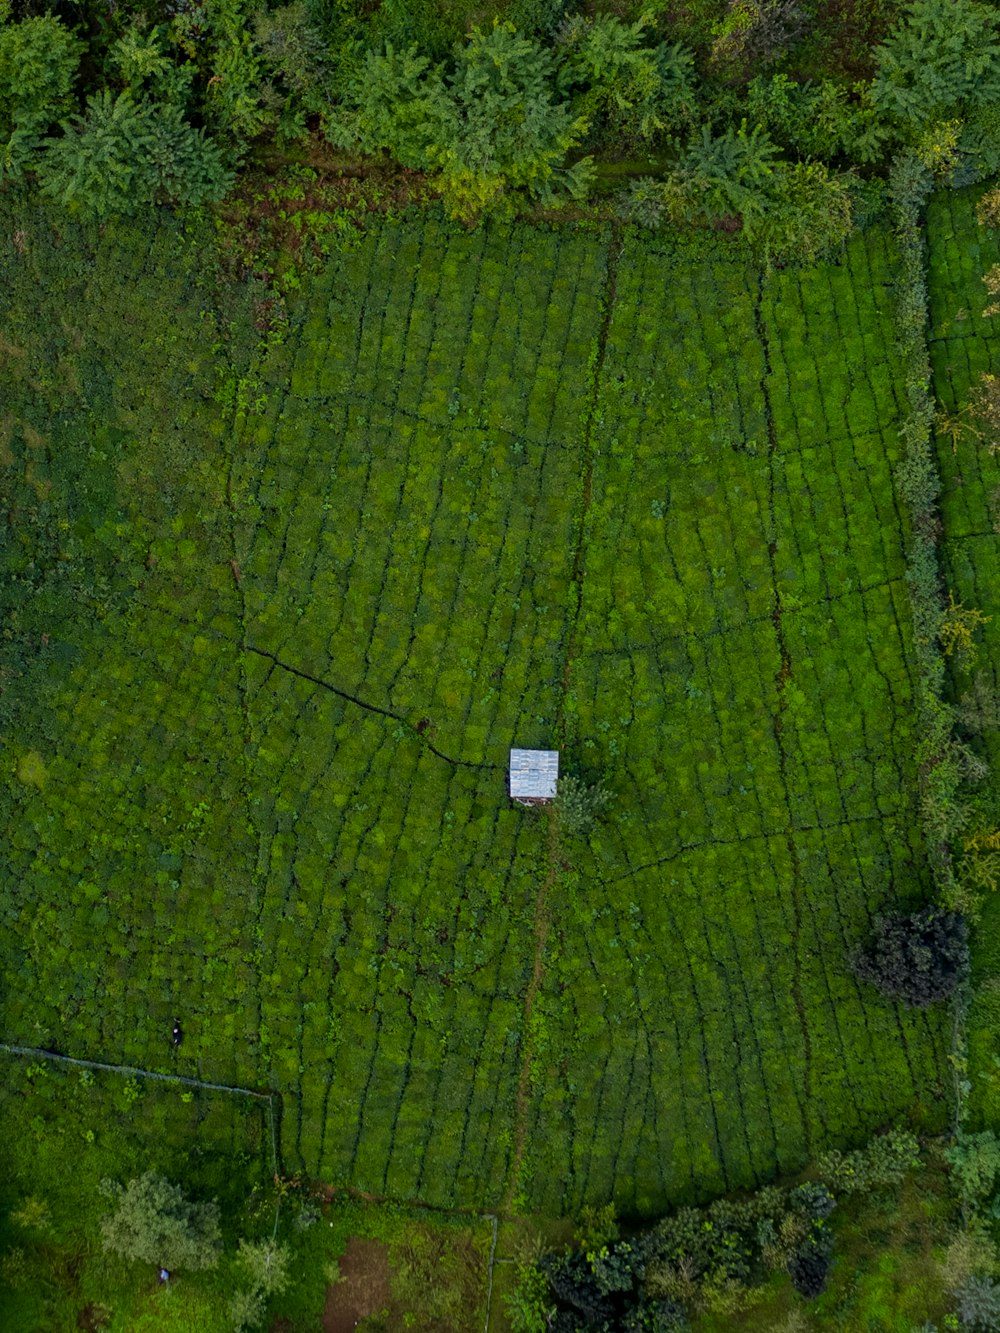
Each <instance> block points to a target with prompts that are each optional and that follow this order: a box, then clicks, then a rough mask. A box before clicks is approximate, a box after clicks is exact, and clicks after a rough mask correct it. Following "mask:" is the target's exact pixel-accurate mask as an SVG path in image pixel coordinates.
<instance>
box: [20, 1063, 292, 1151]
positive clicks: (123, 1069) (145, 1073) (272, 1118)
mask: <svg viewBox="0 0 1000 1333" xmlns="http://www.w3.org/2000/svg"><path fill="white" fill-rule="evenodd" d="M0 1052H2V1053H4V1054H5V1055H27V1056H30V1057H32V1058H33V1059H37V1060H55V1061H56V1062H57V1063H59V1064H62V1065H73V1066H74V1067H76V1068H78V1069H100V1070H103V1071H104V1072H106V1073H109V1074H127V1075H128V1076H129V1077H130V1078H149V1079H155V1080H156V1081H157V1082H158V1083H179V1084H181V1085H182V1086H183V1087H186V1088H204V1089H207V1090H208V1091H209V1092H226V1093H230V1094H233V1095H236V1096H239V1097H252V1098H253V1099H254V1100H255V1101H258V1102H266V1103H267V1109H268V1116H267V1119H268V1125H269V1127H270V1130H271V1165H272V1168H273V1170H274V1174H275V1175H276V1176H280V1175H281V1158H280V1156H279V1154H278V1135H277V1129H276V1125H275V1122H276V1119H277V1115H276V1111H275V1102H277V1103H278V1104H279V1105H280V1102H281V1094H280V1093H278V1092H258V1091H256V1090H255V1089H254V1088H237V1087H234V1086H233V1085H232V1084H230V1083H210V1082H207V1081H206V1080H205V1079H200V1078H190V1077H189V1076H188V1075H187V1074H164V1073H161V1072H160V1071H159V1070H157V1069H139V1068H138V1067H137V1066H135V1065H113V1064H109V1063H108V1062H107V1061H106V1060H86V1059H84V1058H83V1057H81V1056H77V1055H60V1054H59V1053H58V1051H46V1050H42V1049H41V1047H38V1046H16V1045H14V1044H13V1043H12V1042H6V1041H0Z"/></svg>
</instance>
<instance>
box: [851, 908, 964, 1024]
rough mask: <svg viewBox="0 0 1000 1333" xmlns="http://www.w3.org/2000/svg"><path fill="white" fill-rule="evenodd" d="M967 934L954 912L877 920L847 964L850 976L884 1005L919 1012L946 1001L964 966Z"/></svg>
mask: <svg viewBox="0 0 1000 1333" xmlns="http://www.w3.org/2000/svg"><path fill="white" fill-rule="evenodd" d="M968 953H969V945H968V928H967V926H966V923H965V918H964V917H963V916H962V915H961V913H959V912H945V911H942V910H941V909H940V908H938V907H925V908H924V909H923V911H920V912H913V913H911V914H909V915H900V916H880V917H878V918H877V919H876V921H875V929H874V931H873V933H872V936H871V939H870V940H869V941H868V943H867V944H866V945H865V946H864V947H863V948H861V949H859V950H858V951H857V952H856V953H855V954H854V957H853V959H852V962H853V965H854V971H855V972H856V974H857V975H858V976H859V977H860V978H861V980H862V981H867V982H869V983H870V984H871V985H872V986H874V987H875V988H876V989H877V990H879V991H880V992H881V993H882V994H883V995H884V996H885V997H886V998H887V999H890V1000H901V1001H902V1002H903V1003H904V1004H907V1005H910V1006H911V1007H913V1008H917V1009H924V1008H926V1007H927V1005H929V1004H933V1003H934V1002H935V1001H936V1000H943V999H946V998H947V997H948V996H949V995H951V993H952V992H953V991H954V989H955V987H956V986H957V985H958V983H959V982H960V981H961V979H962V977H963V976H964V974H965V971H966V968H967V966H968Z"/></svg>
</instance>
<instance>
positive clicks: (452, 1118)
mask: <svg viewBox="0 0 1000 1333" xmlns="http://www.w3.org/2000/svg"><path fill="white" fill-rule="evenodd" d="M24 218H25V222H26V223H27V224H28V225H26V226H24V227H23V228H22V229H21V233H20V240H17V238H16V237H15V238H12V239H11V240H10V241H9V243H8V244H9V251H8V256H7V259H6V263H7V264H8V266H9V269H10V272H11V274H12V282H11V284H10V285H9V287H8V289H7V294H6V300H7V302H8V309H7V312H6V314H5V319H4V328H5V330H6V334H5V336H6V338H7V340H8V341H7V345H6V348H5V351H6V356H7V361H8V364H9V365H10V367H11V370H12V372H13V373H12V374H11V377H10V382H9V383H10V389H9V395H8V396H7V397H6V402H7V403H8V404H9V416H8V418H7V420H8V443H7V446H6V447H7V451H8V459H9V462H8V465H7V468H6V469H5V473H6V478H7V485H8V486H9V488H10V492H9V503H10V504H12V505H14V506H15V508H16V510H17V512H18V514H19V515H21V516H23V517H22V518H21V521H20V522H19V523H18V525H17V526H16V527H15V528H14V529H13V530H12V532H11V534H10V535H11V538H12V540H10V541H9V542H8V544H7V561H8V563H7V571H8V579H9V586H10V587H11V588H12V589H14V591H15V594H16V600H15V602H14V605H13V606H11V608H10V614H9V618H8V622H7V623H8V629H9V632H10V634H11V635H12V641H11V642H12V647H13V650H14V651H13V656H12V661H13V662H14V664H15V667H16V669H19V670H20V671H22V672H23V673H24V674H23V675H22V677H21V679H20V681H19V682H18V688H17V689H16V691H11V692H8V694H7V695H5V696H4V706H5V708H6V710H7V725H6V729H5V732H6V735H7V737H8V740H7V746H6V751H5V754H6V756H7V757H6V759H5V789H4V800H5V803H6V809H7V814H6V816H5V826H6V827H7V828H9V829H10V830H11V831H12V836H11V837H10V839H9V842H8V844H7V846H6V849H5V857H6V867H5V879H6V881H7V883H9V884H10V885H12V886H16V887H15V888H14V891H13V892H12V893H11V894H10V896H9V898H8V900H7V903H6V913H7V915H6V932H7V935H6V940H5V946H4V947H5V951H6V953H7V956H8V957H9V958H11V959H12V960H13V962H12V972H13V974H14V975H15V976H16V977H17V978H18V985H17V988H16V989H15V990H13V991H12V992H11V993H10V995H9V996H8V999H7V1002H6V1006H5V1026H6V1030H7V1035H8V1037H9V1038H11V1039H18V1038H19V1039H21V1040H22V1041H23V1042H24V1043H25V1044H39V1043H40V1044H46V1043H47V1042H56V1043H58V1044H59V1045H60V1046H62V1047H64V1048H66V1049H67V1050H69V1051H71V1052H74V1053H80V1052H83V1053H94V1052H95V1051H99V1052H100V1053H101V1054H102V1055H103V1056H105V1057H109V1056H110V1057H112V1058H122V1059H124V1060H127V1062H128V1063H132V1064H137V1065H141V1066H143V1067H151V1068H160V1067H167V1066H168V1063H169V1064H170V1065H172V1067H174V1068H176V1069H177V1070H178V1071H179V1072H184V1073H191V1074H196V1075H197V1076H200V1077H209V1078H211V1079H213V1080H217V1081H222V1082H229V1083H237V1084H239V1085H241V1086H251V1087H256V1086H259V1087H274V1088H277V1089H278V1090H280V1092H281V1093H282V1095H283V1098H284V1116H283V1122H282V1156H283V1159H284V1163H285V1167H286V1169H287V1170H292V1171H299V1170H303V1171H306V1172H307V1173H309V1174H310V1175H313V1176H316V1177H319V1178H322V1179H324V1180H326V1181H329V1182H331V1183H333V1184H348V1183H349V1184H352V1185H354V1186H356V1187H358V1188H361V1189H365V1190H368V1191H370V1192H373V1193H376V1194H390V1195H393V1196H395V1197H400V1198H416V1199H421V1200H423V1201H425V1202H430V1203H434V1204H437V1205H439V1206H455V1205H476V1206H493V1207H495V1206H497V1205H500V1204H504V1205H506V1206H509V1205H510V1204H512V1203H516V1204H517V1205H518V1206H521V1207H531V1208H535V1209H541V1210H547V1211H549V1212H558V1211H574V1210H575V1209H576V1208H578V1207H579V1206H580V1205H582V1204H583V1203H586V1202H588V1201H603V1200H606V1199H608V1198H609V1197H610V1198H614V1199H615V1201H616V1203H617V1204H618V1205H619V1207H620V1208H621V1209H623V1210H626V1211H629V1212H633V1211H636V1212H639V1213H642V1214H652V1213H655V1212H658V1211H660V1210H662V1208H663V1207H664V1206H665V1205H667V1204H668V1203H671V1202H679V1201H682V1200H686V1199H701V1198H705V1197H707V1196H709V1195H712V1194H715V1193H717V1192H719V1191H721V1190H726V1189H732V1188H736V1187H740V1186H742V1187H746V1186H752V1185H755V1184H758V1183H760V1182H762V1181H764V1180H766V1179H768V1178H769V1177H770V1176H772V1175H773V1174H774V1172H775V1171H794V1170H795V1169H797V1168H798V1167H799V1166H801V1165H802V1164H803V1163H804V1162H805V1160H806V1159H807V1157H809V1156H810V1155H814V1154H816V1153H818V1152H820V1151H821V1150H822V1149H823V1148H824V1147H826V1146H829V1145H831V1144H833V1143H844V1142H845V1141H854V1142H859V1141H862V1140H863V1139H864V1138H866V1137H867V1135H868V1134H869V1133H870V1132H871V1131H872V1130H873V1129H875V1128H877V1127H878V1126H880V1125H882V1124H884V1123H885V1122H886V1121H887V1120H890V1119H893V1118H895V1117H896V1116H899V1115H904V1116H912V1118H913V1123H914V1124H915V1125H916V1126H918V1127H920V1128H922V1129H937V1128H942V1127H943V1126H944V1125H945V1123H946V1118H947V1102H946V1098H945V1094H944V1088H943V1085H942V1078H943V1064H944V1053H945V1049H946V1043H947V1030H946V1025H945V1022H944V1021H943V1019H942V1018H941V1017H939V1015H938V1014H937V1012H936V1011H928V1013H927V1014H926V1015H919V1016H915V1017H911V1016H909V1015H907V1014H906V1013H905V1012H903V1011H897V1010H896V1009H894V1008H889V1007H886V1006H884V1005H883V1004H882V1003H881V1002H880V1001H879V1000H878V998H877V996H876V995H874V993H872V992H868V991H865V990H862V989H861V988H860V987H859V985H858V983H857V982H856V981H855V980H854V978H853V977H852V975H851V972H850V969H849V965H848V955H849V953H850V951H851V949H852V948H853V947H854V946H855V945H856V944H857V943H859V942H860V940H861V939H862V937H863V936H865V935H866V933H867V930H868V926H869V913H870V912H871V911H872V910H873V909H874V908H877V909H882V908H885V907H890V906H892V905H893V904H895V903H897V902H907V901H913V902H916V901H919V898H920V896H921V894H922V893H923V891H924V889H925V886H926V883H927V879H926V870H925V869H924V862H923V856H922V850H921V839H920V834H919V829H918V824H917V812H916V808H915V802H916V771H915V764H914V758H913V755H914V749H915V736H914V731H913V715H912V702H911V686H910V684H909V680H910V675H911V670H912V667H911V647H910V638H909V629H908V621H907V610H906V600H905V588H904V585H903V582H902V572H903V544H904V540H905V531H904V526H903V524H902V522H901V519H900V516H899V510H898V506H897V502H896V499H895V497H894V495H893V490H892V466H893V462H894V460H895V459H896V458H897V457H898V445H897V443H896V437H895V432H894V429H893V420H894V415H895V412H896V408H895V402H896V397H895V393H896V390H895V378H896V375H897V373H898V368H897V365H896V362H895V352H894V343H893V330H892V323H891V307H890V305H889V299H888V294H887V288H886V283H887V281H888V276H889V274H890V272H891V266H892V264H893V262H894V258H893V249H892V244H891V241H890V240H889V238H888V237H887V236H886V235H885V234H884V233H882V232H870V233H868V234H866V235H865V236H864V237H862V238H861V239H859V240H858V241H857V242H855V243H854V244H853V245H852V247H851V249H850V251H849V254H848V259H847V262H846V263H845V265H843V266H840V267H837V268H828V269H817V270H815V271H813V272H811V273H807V274H787V273H786V274H774V275H771V276H770V277H761V276H760V275H759V274H758V273H756V272H755V271H754V270H753V269H752V268H749V267H747V266H746V265H744V264H742V263H740V262H734V261H733V259H732V258H730V257H729V256H728V255H727V254H726V252H725V250H724V249H723V248H721V247H720V250H719V253H718V255H717V257H714V258H709V259H701V260H692V259H688V258H686V257H684V255H683V254H675V253H672V252H670V251H668V250H664V249H661V248H658V247H657V246H655V245H649V244H646V243H641V242H639V241H637V240H633V239H631V238H627V239H625V240H624V241H623V240H622V239H621V238H620V237H618V236H616V235H610V234H603V235H594V234H587V233H572V232H569V233H566V232H563V233H557V232H545V231H538V230H535V231H529V230H526V229H510V228H503V227H495V226H494V227H489V228H486V229H483V230H480V231H478V232H476V233H474V234H471V235H467V234H463V233H461V232H458V231H456V230H454V229H453V228H451V227H449V226H446V225H443V224H442V223H440V222H437V221H435V220H434V219H432V218H425V219H421V220H419V221H417V220H413V221H408V222H405V223H400V224H397V223H387V224H384V225H380V226H377V227H373V228H372V229H371V230H370V232H369V233H368V234H367V235H366V236H364V237H363V238H361V239H360V241H359V243H358V244H357V245H356V246H355V247H354V248H352V249H350V250H348V251H346V252H345V253H343V254H341V255H338V256H337V257H335V259H334V260H333V262H332V263H331V264H330V265H329V266H328V268H327V269H326V270H325V271H324V272H323V273H322V275H320V276H319V277H318V278H317V279H316V280H315V282H313V283H311V284H310V287H309V289H308V292H307V294H306V295H305V296H304V297H303V299H302V300H301V301H300V302H299V304H298V305H297V306H296V307H295V310H294V315H293V319H292V322H291V325H290V327H289V329H288V332H287V336H285V337H284V339H283V341H281V342H280V343H279V344H278V345H276V346H272V347H271V348H269V349H267V350H265V352H264V353H263V354H262V355H261V357H260V358H259V359H258V360H257V361H256V362H255V363H254V365H253V366H252V367H251V366H250V364H249V362H247V363H246V365H245V367H244V370H243V373H242V374H237V373H236V369H238V367H236V369H233V368H229V367H230V366H235V364H236V359H237V358H238V357H239V356H240V355H243V356H248V355H249V350H248V349H247V348H246V346H245V332H246V329H247V326H248V325H249V314H250V312H249V311H248V310H247V306H246V305H244V306H243V307H242V308H240V309H238V310H237V312H236V313H237V314H238V315H239V318H240V320H241V321H242V325H240V326H239V327H242V328H243V330H244V334H243V338H244V342H243V343H240V342H239V339H237V342H236V343H234V344H233V345H232V349H231V351H225V350H224V349H220V350H217V351H214V352H213V350H212V349H213V343H224V342H225V335H226V332H227V329H228V325H227V324H224V323H223V322H222V321H223V312H220V311H219V310H215V311H213V310H212V307H211V296H210V293H209V292H208V291H207V290H203V291H199V289H198V288H197V287H196V286H194V285H193V278H192V276H191V274H192V273H193V271H194V266H195V265H196V264H197V263H198V262H199V261H198V251H197V248H196V247H194V246H192V245H191V244H190V243H185V242H182V239H181V237H180V235H178V234H174V235H171V232H170V231H169V230H165V231H163V232H160V233H159V234H158V235H157V236H156V237H154V238H152V249H148V250H147V251H146V256H147V257H146V259H145V260H139V256H138V255H137V254H136V253H135V251H133V250H130V249H128V248H127V247H130V246H135V247H136V249H137V248H138V243H139V235H138V234H136V235H135V238H134V239H133V237H132V236H130V235H129V233H126V232H120V233H118V234H117V236H116V238H115V239H101V238H100V237H98V236H97V235H96V234H89V233H86V232H81V231H73V232H69V233H67V232H66V231H65V230H64V231H63V232H62V236H61V244H59V245H58V246H57V245H56V244H54V242H55V240H56V236H55V234H54V233H53V231H52V224H51V223H50V222H49V221H48V220H47V219H46V218H45V216H44V215H37V216H36V217H35V218H34V219H33V220H32V219H30V218H29V217H28V216H27V215H24ZM146 244H147V246H148V245H149V241H147V242H146ZM84 255H85V256H86V259H85V261H84V262H81V258H82V256H84ZM130 256H132V257H131V258H130ZM171 256H175V257H174V258H171ZM137 260H138V261H139V262H137ZM126 265H129V266H130V271H131V272H132V273H133V275H134V278H133V283H132V285H131V287H130V288H129V289H128V290H126V289H123V288H122V287H121V286H120V284H118V283H117V280H116V275H117V274H118V273H119V272H120V271H121V270H122V269H123V268H124V267H126ZM81 273H82V274H83V276H82V278H81V276H79V275H80V274H81ZM53 284H58V289H59V291H60V293H61V296H60V298H59V299H60V305H61V309H62V311H63V316H62V319H61V321H60V322H59V323H58V324H56V325H53V324H52V323H51V322H47V321H44V320H42V319H41V318H40V317H39V305H40V303H48V302H50V301H51V300H52V299H53V297H52V290H53ZM186 284H188V285H186ZM355 292H364V293H368V295H367V296H366V297H365V298H364V300H363V303H362V305H361V308H360V310H359V309H358V306H357V304H356V302H355V299H354V297H353V293H355ZM252 297H253V294H252V292H247V293H246V298H245V299H246V303H247V305H249V302H250V301H251V300H252ZM168 311H169V314H168V313H167V312H168ZM653 312H655V318H653V317H652V316H653ZM213 322H214V324H215V327H216V329H217V330H218V332H217V333H215V334H214V335H213V333H212V332H211V331H210V329H211V326H212V324H213ZM734 366H735V367H736V373H735V374H734V373H733V367H734ZM484 610H485V614H484ZM29 701H30V706H29ZM549 742H552V743H556V744H558V745H559V747H560V748H561V750H562V752H563V755H564V764H565V767H566V769H567V771H571V772H574V773H576V774H578V775H579V776H580V777H581V778H584V779H588V780H592V779H593V778H598V777H599V778H601V779H603V781H604V783H605V785H607V787H608V788H609V789H610V790H611V791H612V792H613V793H614V803H613V805H612V806H611V807H610V808H609V810H608V811H607V812H606V813H605V815H604V816H603V817H602V819H601V820H600V821H599V822H598V824H597V825H596V826H595V828H594V830H593V831H592V832H591V834H590V835H589V838H588V839H587V840H586V841H580V840H576V841H572V842H570V841H567V842H565V844H563V845H560V842H559V839H558V837H555V838H554V837H553V830H552V829H551V828H550V827H549V825H548V821H547V820H546V819H544V818H541V819H538V818H535V817H534V816H533V815H532V814H531V813H526V812H524V811H522V810H519V809H516V808H510V807H509V805H508V804H507V802H506V800H505V798H504V772H503V768H504V764H505V760H506V752H507V747H508V746H509V745H510V744H511V743H521V744H528V745H532V744H544V743H549ZM95 930H96V931H98V932H100V936H101V938H102V940H104V941H105V942H106V948H107V951H108V952H107V956H106V957H104V958H102V957H101V955H99V954H98V953H97V951H96V950H93V949H90V948H88V941H89V940H90V939H91V937H92V936H93V933H94V931H95ZM177 1015H179V1016H180V1018H181V1021H182V1025H183V1028H184V1033H185V1036H184V1042H183V1044H182V1046H181V1047H180V1048H179V1050H178V1051H177V1052H176V1054H175V1055H171V1053H170V1051H169V1049H168V1042H169V1031H170V1023H171V1021H172V1019H173V1017H174V1016H177ZM543 1070H544V1071H545V1077H542V1071H543Z"/></svg>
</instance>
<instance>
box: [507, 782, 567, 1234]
mask: <svg viewBox="0 0 1000 1333" xmlns="http://www.w3.org/2000/svg"><path fill="white" fill-rule="evenodd" d="M545 816H546V818H547V819H548V821H549V828H548V838H547V841H546V858H545V860H546V872H545V878H544V879H543V880H542V884H541V887H540V888H539V890H538V896H537V897H536V898H535V927H534V944H535V957H534V962H533V964H532V968H531V980H530V981H529V982H528V989H527V990H526V991H525V993H524V1015H523V1018H522V1022H521V1031H522V1033H523V1034H524V1037H523V1042H524V1044H523V1048H522V1055H521V1072H520V1075H519V1077H518V1080H517V1100H516V1111H515V1116H514V1146H513V1149H512V1151H511V1158H510V1169H509V1173H508V1177H507V1187H506V1189H505V1190H504V1193H503V1199H502V1200H501V1203H500V1212H501V1214H504V1213H510V1212H512V1211H513V1206H514V1200H515V1198H516V1196H517V1192H518V1184H519V1179H520V1175H521V1166H522V1163H523V1162H524V1150H525V1147H526V1145H527V1137H528V1102H529V1098H530V1096H531V1061H532V1057H533V1055H534V1042H533V1041H532V1036H531V1015H532V1012H533V1011H534V1008H535V999H536V997H537V995H538V991H539V987H540V986H541V984H542V972H543V971H544V966H545V963H544V960H545V942H546V940H547V939H548V935H549V914H548V904H549V893H550V891H551V889H552V886H553V884H554V883H555V881H556V876H557V874H558V873H559V826H558V823H557V822H556V816H555V812H554V811H553V809H552V807H551V806H549V807H548V808H547V809H546V811H545Z"/></svg>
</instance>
